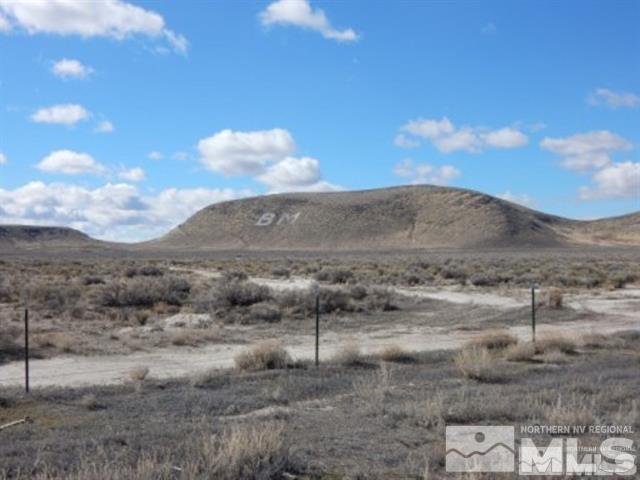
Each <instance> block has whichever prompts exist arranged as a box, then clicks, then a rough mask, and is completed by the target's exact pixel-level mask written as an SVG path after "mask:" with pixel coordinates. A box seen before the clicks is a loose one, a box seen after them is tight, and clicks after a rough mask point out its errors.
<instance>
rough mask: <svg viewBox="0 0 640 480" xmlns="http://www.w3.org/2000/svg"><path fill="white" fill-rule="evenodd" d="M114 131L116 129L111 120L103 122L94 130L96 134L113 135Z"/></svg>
mask: <svg viewBox="0 0 640 480" xmlns="http://www.w3.org/2000/svg"><path fill="white" fill-rule="evenodd" d="M114 130H115V127H114V126H113V123H111V122H110V121H109V120H102V121H101V122H100V123H98V125H96V128H94V129H93V131H94V132H96V133H111V132H113V131H114Z"/></svg>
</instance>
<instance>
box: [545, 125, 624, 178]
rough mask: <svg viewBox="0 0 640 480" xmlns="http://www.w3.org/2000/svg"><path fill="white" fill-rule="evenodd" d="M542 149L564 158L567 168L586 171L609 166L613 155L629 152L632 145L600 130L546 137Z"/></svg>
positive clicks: (617, 136)
mask: <svg viewBox="0 0 640 480" xmlns="http://www.w3.org/2000/svg"><path fill="white" fill-rule="evenodd" d="M540 147H541V148H543V149H545V150H548V151H550V152H553V153H555V154H557V155H560V156H561V157H563V160H562V165H563V166H564V167H565V168H568V169H569V170H577V171H586V170H589V169H592V168H602V167H604V166H605V165H608V164H609V163H610V162H611V155H612V154H614V153H615V152H617V151H621V150H629V149H631V147H632V145H631V143H630V142H629V141H627V140H625V139H624V138H622V137H621V136H619V135H616V134H614V133H611V132H609V131H607V130H598V131H593V132H587V133H577V134H575V135H571V136H569V137H564V138H549V137H546V138H544V139H543V140H542V141H541V142H540Z"/></svg>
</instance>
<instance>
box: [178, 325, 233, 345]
mask: <svg viewBox="0 0 640 480" xmlns="http://www.w3.org/2000/svg"><path fill="white" fill-rule="evenodd" d="M220 337H221V333H220V331H219V330H218V329H216V328H208V329H204V328H201V329H185V330H174V331H172V332H169V334H168V340H169V343H171V345H175V346H176V347H195V346H198V345H200V344H204V343H208V342H215V341H218V340H220Z"/></svg>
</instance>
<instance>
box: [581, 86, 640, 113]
mask: <svg viewBox="0 0 640 480" xmlns="http://www.w3.org/2000/svg"><path fill="white" fill-rule="evenodd" d="M587 103H589V105H593V106H605V107H609V108H611V109H614V110H616V109H618V108H636V107H638V106H640V97H639V96H638V95H636V94H634V93H630V92H614V91H612V90H609V89H608V88H596V89H595V90H594V91H593V92H591V93H590V94H589V96H588V97H587Z"/></svg>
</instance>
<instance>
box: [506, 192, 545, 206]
mask: <svg viewBox="0 0 640 480" xmlns="http://www.w3.org/2000/svg"><path fill="white" fill-rule="evenodd" d="M497 197H498V198H501V199H503V200H507V201H508V202H512V203H517V204H519V205H523V206H525V207H529V208H532V207H535V205H536V201H535V200H534V199H533V198H531V197H530V196H529V195H527V194H526V193H520V194H517V193H511V192H510V191H509V190H507V191H506V192H504V193H502V194H500V195H498V196H497Z"/></svg>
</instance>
